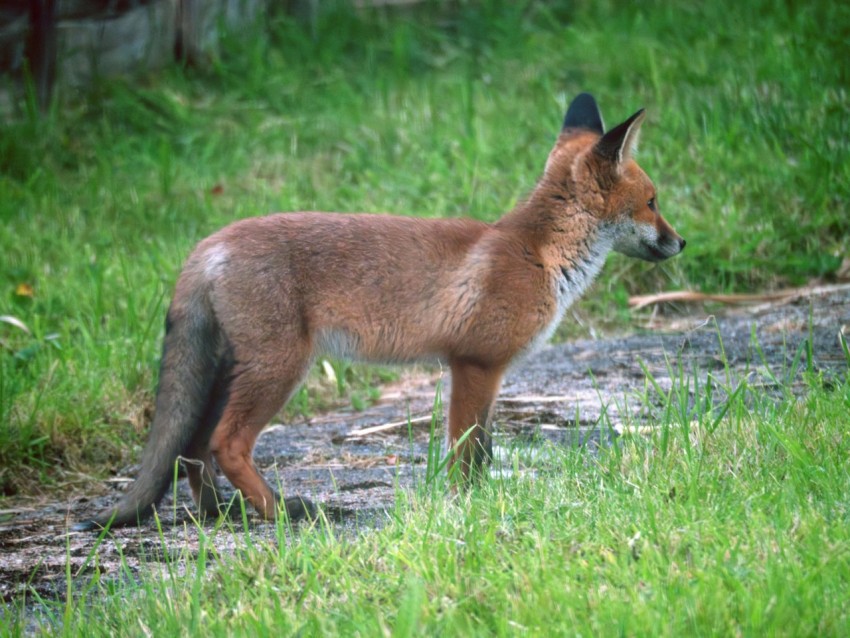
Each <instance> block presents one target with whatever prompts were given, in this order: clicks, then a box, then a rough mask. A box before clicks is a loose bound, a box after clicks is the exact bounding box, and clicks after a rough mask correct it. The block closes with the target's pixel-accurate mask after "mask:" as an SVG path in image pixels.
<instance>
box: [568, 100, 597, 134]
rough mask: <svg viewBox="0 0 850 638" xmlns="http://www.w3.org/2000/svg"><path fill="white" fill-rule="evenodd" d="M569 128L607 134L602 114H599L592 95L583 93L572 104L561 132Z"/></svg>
mask: <svg viewBox="0 0 850 638" xmlns="http://www.w3.org/2000/svg"><path fill="white" fill-rule="evenodd" d="M568 128H583V129H587V130H589V131H593V132H594V133H599V134H600V135H602V134H603V133H604V132H605V127H604V125H603V124H602V113H600V112H599V106H598V105H597V104H596V100H594V99H593V96H592V95H591V94H590V93H582V94H581V95H578V96H576V98H575V99H574V100H573V101H572V102H571V103H570V107H569V108H568V109H567V115H566V117H564V126H563V127H562V129H561V130H564V129H568Z"/></svg>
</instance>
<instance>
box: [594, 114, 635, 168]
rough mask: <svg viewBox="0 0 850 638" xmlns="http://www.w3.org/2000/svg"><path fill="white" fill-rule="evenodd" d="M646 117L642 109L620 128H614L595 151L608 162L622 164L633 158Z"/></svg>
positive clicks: (597, 145) (598, 144) (595, 147)
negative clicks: (632, 154) (633, 151)
mask: <svg viewBox="0 0 850 638" xmlns="http://www.w3.org/2000/svg"><path fill="white" fill-rule="evenodd" d="M644 117H646V112H645V111H644V110H643V109H641V110H640V111H638V112H637V113H635V114H634V115H632V116H631V117H630V118H629V119H627V120H626V121H625V122H623V123H622V124H620V125H619V126H616V127H614V128H612V129H611V130H610V131H608V132H607V133H605V135H603V136H602V139H600V140H599V141H598V142H596V146H594V147H593V151H594V152H595V153H596V154H597V155H599V156H601V157H604V158H605V159H607V160H610V161H612V162H616V163H617V164H622V163H623V162H624V161H626V160H627V159H628V158H629V157H630V156H631V153H632V150H633V149H634V147H635V145H636V144H637V138H638V134H639V133H640V125H641V123H642V122H643V118H644Z"/></svg>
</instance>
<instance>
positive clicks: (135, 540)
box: [0, 286, 850, 601]
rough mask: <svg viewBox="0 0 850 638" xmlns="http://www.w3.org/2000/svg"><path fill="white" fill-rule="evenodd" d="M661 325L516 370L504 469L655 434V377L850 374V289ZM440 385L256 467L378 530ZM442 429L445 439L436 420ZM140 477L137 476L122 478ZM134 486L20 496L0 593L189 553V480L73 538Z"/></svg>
mask: <svg viewBox="0 0 850 638" xmlns="http://www.w3.org/2000/svg"><path fill="white" fill-rule="evenodd" d="M650 323H651V324H652V325H651V327H650V326H647V328H646V329H643V330H641V331H639V332H637V333H636V334H632V335H630V336H627V337H622V338H616V339H606V340H596V341H577V342H573V343H567V344H561V345H557V346H552V347H550V348H547V349H545V350H543V351H542V352H540V353H538V354H536V355H535V356H533V357H531V358H529V359H528V360H527V361H525V362H523V363H522V364H520V365H518V366H516V368H515V369H513V370H512V371H511V372H510V374H509V375H508V377H507V378H506V380H505V383H504V386H503V389H502V392H501V394H500V397H499V401H498V403H497V405H496V411H495V435H496V454H495V456H496V458H497V461H498V459H499V458H501V457H503V456H504V450H505V449H509V448H511V449H517V448H522V449H527V450H531V451H534V450H535V449H538V448H542V447H543V446H545V445H556V446H581V447H583V448H585V449H587V450H588V453H589V454H590V453H593V450H594V449H596V448H598V447H599V446H600V445H603V446H604V445H606V444H607V443H608V442H609V441H610V440H611V438H612V437H615V436H617V432H618V431H620V430H621V429H622V428H624V427H630V426H634V425H643V426H652V425H653V422H654V421H656V420H657V418H658V410H659V409H660V408H659V401H658V397H657V396H656V395H655V394H654V390H653V389H652V387H653V386H652V385H651V384H649V385H648V384H647V383H646V377H647V374H649V375H651V376H652V378H653V379H654V381H655V383H656V384H657V385H658V387H660V388H662V390H664V389H667V388H669V387H671V385H672V384H673V383H676V382H677V383H681V378H687V379H690V380H691V384H692V383H693V380H694V379H696V380H698V382H699V384H700V387H705V384H706V383H713V384H714V385H715V386H716V388H715V389H716V392H719V393H720V394H718V395H716V396H718V397H720V398H721V400H722V392H723V386H724V385H727V383H728V384H729V385H728V387H734V386H735V385H736V384H737V383H738V382H739V381H740V380H742V379H746V380H747V382H748V384H749V385H750V386H751V387H759V388H760V389H761V391H763V392H765V393H767V394H768V395H775V396H776V397H777V398H779V397H781V396H783V395H785V396H787V394H788V393H789V392H790V393H799V392H800V391H802V389H803V383H804V380H803V374H802V371H803V370H805V369H806V368H807V367H810V368H811V369H812V370H814V371H815V372H818V373H821V374H822V375H823V377H824V378H825V379H826V381H827V383H828V382H829V379H830V378H832V377H834V376H836V375H844V374H846V373H847V361H846V359H845V355H844V353H843V351H842V348H841V345H840V343H839V338H838V335H839V332H841V331H843V333H844V334H845V335H848V333H850V286H840V287H834V288H832V289H830V290H825V291H821V292H819V293H816V294H809V295H806V296H801V297H799V298H796V299H790V300H788V301H786V302H785V303H782V304H776V303H773V304H769V305H763V306H750V307H747V308H743V309H738V310H733V311H725V312H724V313H723V314H722V315H718V316H717V317H716V318H715V317H713V316H708V315H706V314H702V315H699V316H693V315H692V316H689V317H687V318H679V319H675V320H669V319H667V320H657V319H653V320H651V321H650ZM848 337H850V335H848ZM806 343H810V344H811V348H810V349H809V348H808V347H807V346H806V345H805V344H806ZM809 351H811V352H812V353H813V358H812V361H811V362H809V361H808V352H809ZM677 378H678V379H679V380H678V381H676V379H677ZM438 385H440V386H441V387H442V388H443V389H444V394H445V400H444V401H443V404H444V405H448V401H449V397H448V387H449V385H450V379H449V378H448V376H446V377H442V375H441V374H440V373H439V372H434V373H425V372H418V373H415V374H412V375H406V376H403V380H402V382H400V383H398V384H395V385H393V386H389V387H388V388H386V390H385V391H384V393H383V396H382V398H381V400H380V401H379V402H378V403H377V404H376V405H373V406H371V407H370V408H368V409H366V410H364V411H361V412H355V411H353V410H340V411H336V412H333V413H328V414H322V415H320V416H316V417H315V418H312V419H309V420H304V421H302V422H298V423H292V424H287V425H280V424H276V425H272V426H271V427H269V428H267V430H266V432H265V433H264V434H263V436H262V437H261V438H260V440H259V442H258V445H257V448H256V452H255V460H256V463H257V465H258V467H260V468H261V470H262V471H263V473H264V474H265V475H266V477H267V478H268V479H269V481H270V482H271V483H272V484H273V485H276V486H278V487H279V488H280V491H281V492H282V493H284V494H286V495H295V494H297V495H301V496H304V497H307V498H309V499H311V500H313V501H314V502H315V503H317V504H319V505H320V506H321V507H322V509H323V510H324V512H325V513H326V516H327V518H328V520H329V521H330V522H331V524H333V525H335V526H337V527H338V528H339V530H340V531H342V532H344V533H348V532H350V533H359V532H360V531H362V530H368V529H372V528H374V527H377V526H380V525H381V524H382V522H383V521H385V520H386V517H387V516H389V515H390V514H389V512H391V508H392V507H393V504H394V502H395V500H396V497H397V495H398V493H399V490H404V489H408V488H410V487H411V486H414V485H415V484H416V482H417V481H418V482H421V481H424V480H425V476H426V467H427V466H428V458H429V445H432V444H433V442H432V439H431V424H432V418H431V414H432V410H433V407H434V398H435V394H436V392H437V387H438ZM691 387H692V388H693V386H691ZM690 399H691V401H693V393H692V392H691V395H690ZM685 418H686V416H685ZM438 421H439V419H438ZM436 432H437V433H438V434H437V439H438V440H440V441H442V438H443V436H444V434H443V432H444V430H443V426H442V424H441V423H439V422H437V423H436ZM530 456H531V457H532V458H531V461H530V465H531V466H533V465H534V463H535V460H534V458H533V456H534V455H533V454H531V455H530ZM540 463H541V464H545V459H540ZM496 465H498V463H497V464H496ZM496 469H497V470H498V468H496ZM529 471H534V469H533V467H532V469H530V470H529ZM134 472H135V468H127V471H126V473H125V476H126V477H132V476H133V475H134ZM128 480H129V478H127V479H123V480H122V479H116V480H115V481H112V482H110V483H109V484H108V485H109V487H107V488H104V487H103V486H97V487H98V494H100V495H99V496H97V497H91V498H89V497H87V496H85V495H83V494H82V493H73V494H69V495H68V497H67V499H66V500H65V501H64V502H61V503H50V504H47V505H45V504H43V503H35V502H34V501H33V502H27V501H24V500H22V501H16V502H15V503H14V507H9V508H7V509H6V510H3V511H0V598H2V599H4V600H6V601H9V600H12V599H14V598H16V597H17V596H18V595H19V594H21V593H22V592H24V591H35V592H38V593H39V594H40V595H44V596H52V595H62V593H63V592H64V589H65V586H66V574H67V573H68V572H67V571H66V569H67V568H68V567H69V566H70V573H71V574H72V575H73V576H75V577H78V578H80V580H81V582H83V581H84V579H85V578H86V577H87V576H90V575H92V574H94V573H95V572H96V571H97V572H99V573H100V574H101V575H102V577H114V578H123V577H132V573H133V572H134V570H138V569H139V568H140V566H141V565H147V566H149V565H150V563H151V561H157V560H162V559H164V558H165V557H166V556H165V554H168V555H169V556H170V557H171V558H174V557H180V556H185V557H190V556H192V552H193V551H196V548H197V547H198V534H199V529H198V527H197V526H196V525H195V523H194V520H193V517H192V511H191V498H190V496H189V493H188V488H187V486H186V485H185V480H181V481H179V483H178V486H177V490H176V495H177V497H176V500H175V498H174V495H173V492H172V493H170V494H169V495H168V496H167V497H166V498H165V499H164V501H163V502H162V503H161V505H160V507H159V509H158V511H159V513H160V520H161V527H160V528H157V527H156V525H155V524H154V523H153V522H150V523H148V524H147V525H145V526H144V527H142V528H141V529H129V530H128V529H123V530H116V531H115V532H114V533H112V534H111V535H109V536H107V537H105V538H103V539H100V540H99V539H98V536H97V535H96V534H92V533H74V532H69V525H70V524H72V523H73V522H75V521H78V520H81V519H84V518H86V517H89V516H91V515H93V514H94V513H96V512H97V511H99V510H101V509H103V508H105V507H107V506H108V505H110V504H112V503H113V502H115V501H116V500H117V498H118V497H119V495H120V492H121V489H122V487H123V484H126V482H127V481H128ZM225 482H226V481H225ZM249 519H251V520H250V523H249V525H250V535H251V537H252V538H253V539H258V538H259V539H268V540H273V539H275V538H276V537H277V533H278V532H277V530H276V527H275V524H274V523H265V522H262V521H258V520H256V519H255V518H254V517H253V515H251V514H249ZM241 520H242V519H241V516H237V517H236V519H235V521H234V522H232V523H231V524H228V525H225V526H220V527H218V528H216V527H215V526H214V524H213V523H208V524H205V526H204V527H203V528H202V529H203V530H204V533H205V534H206V535H207V536H210V537H211V541H212V543H213V544H214V546H215V548H216V551H217V552H219V553H226V552H228V551H230V550H231V549H232V548H235V547H237V546H239V545H240V544H241V543H244V542H245V538H244V536H245V535H244V531H243V527H242V522H241ZM160 530H161V531H160ZM128 570H129V571H128Z"/></svg>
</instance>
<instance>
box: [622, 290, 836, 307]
mask: <svg viewBox="0 0 850 638" xmlns="http://www.w3.org/2000/svg"><path fill="white" fill-rule="evenodd" d="M847 289H850V284H838V285H835V286H814V287H811V288H786V289H784V290H777V291H776V292H769V293H762V294H755V295H746V294H741V295H722V294H713V293H705V292H694V291H692V290H674V291H671V292H662V293H658V294H655V295H634V296H632V297H629V305H630V306H632V307H633V308H634V309H635V310H637V309H638V308H643V307H645V306H649V305H652V304H657V303H666V302H669V301H716V302H719V303H726V304H737V303H753V302H763V301H782V300H787V299H792V298H794V297H811V296H814V295H821V294H824V293H828V292H835V291H840V290H847Z"/></svg>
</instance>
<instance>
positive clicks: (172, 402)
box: [74, 291, 222, 531]
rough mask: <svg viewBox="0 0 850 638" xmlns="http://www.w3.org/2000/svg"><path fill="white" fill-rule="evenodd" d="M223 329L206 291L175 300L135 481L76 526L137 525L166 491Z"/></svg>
mask: <svg viewBox="0 0 850 638" xmlns="http://www.w3.org/2000/svg"><path fill="white" fill-rule="evenodd" d="M221 341H222V339H221V335H220V332H219V329H218V326H217V322H216V320H215V315H214V313H213V311H212V308H211V307H209V304H208V301H207V299H206V295H204V294H203V293H200V291H199V294H198V295H197V297H196V299H194V300H193V301H191V302H189V303H184V304H182V305H181V306H180V307H178V304H177V302H176V301H175V303H173V304H172V306H171V308H170V309H169V311H168V317H167V319H166V327H165V343H164V345H163V352H162V362H161V364H160V373H159V388H158V390H157V395H156V412H155V413H154V419H153V423H152V425H151V429H150V433H149V436H148V442H147V445H146V446H145V450H144V452H143V454H142V460H141V466H140V468H139V473H138V477H137V478H136V481H135V482H134V483H133V484H132V485H131V486H130V488H129V490H128V491H127V493H126V494H125V495H124V497H123V498H122V500H121V502H119V503H118V504H117V505H116V506H115V507H113V508H110V509H108V510H105V511H104V512H102V513H101V514H99V515H98V516H96V517H95V518H94V519H92V520H89V521H84V522H81V523H78V524H77V525H75V526H74V529H75V530H77V531H84V530H90V529H94V528H97V527H105V526H106V525H110V526H111V527H119V526H122V525H137V524H138V523H139V522H140V521H141V520H142V519H144V518H146V517H147V516H150V514H151V513H152V512H153V508H154V506H155V505H156V504H157V503H158V502H159V501H160V500H161V499H162V497H163V496H164V495H165V492H166V490H168V487H169V486H170V485H171V479H172V477H173V475H174V463H175V462H176V461H177V458H178V456H179V455H181V454H184V453H185V452H186V450H187V448H188V446H189V444H190V442H191V441H192V437H193V436H194V435H195V434H196V432H197V431H198V430H199V428H201V427H202V426H203V425H204V416H205V412H206V411H207V406H208V405H209V404H210V398H211V397H210V394H211V390H212V388H213V384H214V382H215V378H216V368H217V367H218V366H217V364H218V360H219V359H220V356H221Z"/></svg>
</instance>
